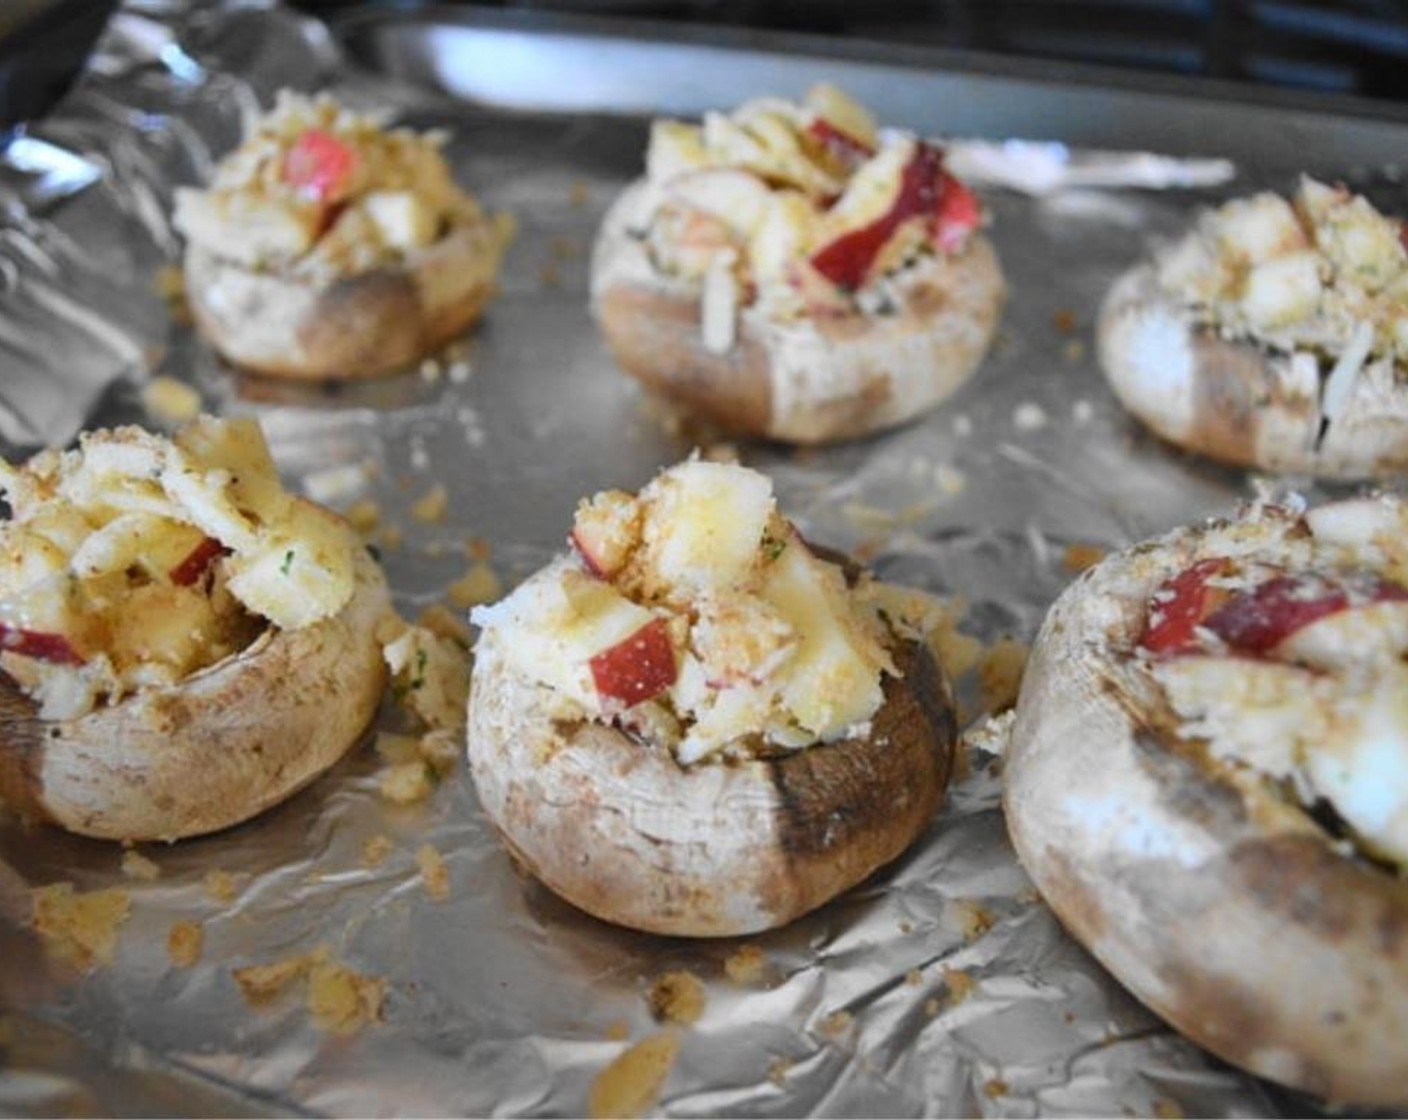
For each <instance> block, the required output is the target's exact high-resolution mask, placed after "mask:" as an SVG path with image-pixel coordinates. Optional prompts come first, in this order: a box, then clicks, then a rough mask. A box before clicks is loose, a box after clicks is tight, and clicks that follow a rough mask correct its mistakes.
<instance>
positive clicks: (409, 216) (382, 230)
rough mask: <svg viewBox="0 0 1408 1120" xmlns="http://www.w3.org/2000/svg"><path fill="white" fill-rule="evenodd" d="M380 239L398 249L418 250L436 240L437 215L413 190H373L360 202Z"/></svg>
mask: <svg viewBox="0 0 1408 1120" xmlns="http://www.w3.org/2000/svg"><path fill="white" fill-rule="evenodd" d="M357 205H359V206H361V207H362V208H363V209H364V210H365V211H366V213H367V217H369V218H370V219H371V220H372V224H373V225H375V226H376V228H377V232H378V233H379V234H380V235H381V240H382V241H383V242H384V243H385V244H387V245H391V246H393V247H395V248H397V249H402V250H409V249H419V248H422V247H423V246H426V245H429V244H430V243H431V242H433V241H434V240H435V234H436V228H435V225H436V223H435V215H434V214H433V213H431V211H430V210H429V209H428V208H427V207H426V206H425V204H424V203H422V202H421V201H420V199H419V198H418V197H417V196H416V195H415V194H414V193H413V192H412V191H372V192H371V193H369V194H367V195H365V196H364V197H363V198H362V199H361V200H360V202H358V204H357Z"/></svg>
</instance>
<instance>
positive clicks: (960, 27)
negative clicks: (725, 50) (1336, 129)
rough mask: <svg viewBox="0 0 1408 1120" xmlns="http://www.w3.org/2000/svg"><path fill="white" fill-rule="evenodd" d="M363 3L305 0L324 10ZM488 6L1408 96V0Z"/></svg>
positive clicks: (594, 1)
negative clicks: (779, 31) (808, 34)
mask: <svg viewBox="0 0 1408 1120" xmlns="http://www.w3.org/2000/svg"><path fill="white" fill-rule="evenodd" d="M363 2H365V0H363ZM353 3H354V0H298V4H299V6H301V7H303V8H305V9H307V10H310V11H314V12H322V13H329V12H335V11H337V10H340V9H344V8H347V7H350V6H353ZM396 6H398V7H401V8H409V7H415V6H416V5H415V4H413V3H405V2H404V0H400V2H398V3H397V4H396ZM482 6H485V7H500V8H511V9H518V10H536V11H559V12H574V13H579V14H581V13H590V14H594V15H601V16H616V17H634V18H644V19H653V20H684V21H689V22H694V23H710V24H725V25H729V26H736V27H765V28H776V29H785V30H791V31H807V32H811V33H819V34H824V35H843V36H849V37H852V38H863V39H869V40H872V41H880V42H904V43H916V44H925V45H929V46H940V47H949V48H957V49H963V50H978V51H983V52H996V53H998V54H1011V55H1020V56H1025V57H1032V58H1047V59H1064V60H1068V61H1075V62H1085V63H1098V64H1102V65H1107V66H1117V67H1123V68H1127V69H1134V70H1142V71H1160V72H1164V73H1177V74H1185V75H1206V76H1210V77H1217V78H1225V79H1231V80H1236V81H1245V82H1251V83H1261V84H1267V85H1273V86H1286V87H1294V88H1298V89H1304V90H1318V91H1333V92H1338V93H1353V94H1359V95H1363V96H1367V97H1376V98H1385V99H1393V100H1408V0H906V2H898V0H498V2H495V0H488V2H487V3H483V5H482Z"/></svg>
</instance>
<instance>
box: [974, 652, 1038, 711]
mask: <svg viewBox="0 0 1408 1120" xmlns="http://www.w3.org/2000/svg"><path fill="white" fill-rule="evenodd" d="M1030 652H1031V650H1030V649H1029V648H1028V646H1027V643H1026V642H1023V641H1019V640H1018V639H1016V638H999V639H998V640H997V641H995V642H993V643H992V645H990V646H988V647H987V649H986V650H984V651H983V655H982V658H981V660H980V661H979V663H978V686H979V690H980V692H981V694H982V703H983V707H984V709H985V710H987V711H989V712H999V711H1001V710H1002V709H1004V708H1007V707H1010V706H1011V705H1012V704H1014V703H1015V702H1016V700H1017V690H1018V689H1019V688H1020V687H1021V684H1022V673H1023V672H1024V671H1025V670H1026V667H1027V655H1028V654H1029V653H1030Z"/></svg>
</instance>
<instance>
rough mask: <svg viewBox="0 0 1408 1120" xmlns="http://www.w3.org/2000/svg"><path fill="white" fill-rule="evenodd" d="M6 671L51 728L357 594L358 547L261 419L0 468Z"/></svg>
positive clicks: (130, 431) (82, 442) (0, 646)
mask: <svg viewBox="0 0 1408 1120" xmlns="http://www.w3.org/2000/svg"><path fill="white" fill-rule="evenodd" d="M0 489H3V491H4V494H5V497H6V499H7V500H8V502H9V505H10V519H9V520H8V521H6V522H4V523H3V524H0V669H3V670H4V671H5V672H6V673H7V674H9V675H10V677H12V678H13V679H14V680H15V681H16V682H17V683H18V684H19V685H20V686H21V687H22V688H23V689H24V690H25V691H26V692H27V693H28V694H29V695H30V696H31V697H33V698H34V699H35V700H36V701H37V702H38V703H39V705H40V716H41V717H42V718H44V719H67V718H76V717H78V716H81V715H84V714H85V713H87V712H89V711H91V710H92V709H93V708H94V707H96V706H97V705H99V704H101V703H103V702H110V703H116V702H118V701H119V700H121V699H122V697H123V696H125V695H127V694H129V693H131V692H133V691H134V690H137V689H140V688H143V687H147V686H158V685H169V684H174V683H176V682H178V681H181V680H183V679H185V678H186V677H187V676H189V675H190V674H192V673H194V672H196V671H198V670H200V669H203V668H205V667H207V666H209V665H212V664H214V663H216V662H218V661H220V660H222V659H223V658H225V657H228V656H230V655H231V654H234V653H237V652H239V651H240V650H241V649H244V648H245V647H247V646H248V645H249V644H250V642H251V641H253V640H254V638H255V637H257V636H258V635H259V634H260V633H261V632H263V631H264V630H265V629H266V628H267V627H268V626H270V625H272V626H276V627H278V628H280V629H284V630H293V629H298V628H300V627H304V626H309V625H312V624H313V623H316V622H318V621H319V620H321V619H324V618H328V617H330V616H332V615H334V614H336V613H337V612H338V611H339V610H341V609H342V607H343V606H344V605H345V604H346V603H347V601H348V600H349V599H350V598H351V597H352V594H353V590H354V582H355V581H354V574H353V559H354V549H355V548H356V547H357V546H356V544H355V542H354V540H353V538H352V536H351V534H350V533H349V532H348V531H347V529H346V527H345V526H344V525H343V523H342V521H341V520H340V519H339V518H337V517H336V516H335V515H333V514H331V513H328V512H327V511H326V510H323V509H321V508H320V507H318V506H315V505H312V504H311V503H309V502H306V501H303V500H301V499H299V498H296V497H294V496H293V495H291V494H289V493H288V492H287V491H285V490H284V488H283V484H282V483H281V482H280V480H279V476H278V472H277V470H276V469H275V467H274V463H273V460H272V459H271V458H270V455H269V449H268V446H267V445H266V444H265V442H264V436H263V433H262V432H261V431H260V429H259V425H258V423H257V422H255V421H254V420H249V419H240V420H217V419H215V418H213V417H208V416H206V417H200V418H199V419H197V420H196V421H195V422H194V423H192V424H190V425H189V426H187V427H186V428H184V429H182V430H181V431H180V432H178V433H177V434H176V435H175V436H173V437H172V438H171V439H166V438H163V437H161V436H157V435H153V434H151V433H149V432H146V431H143V430H142V429H140V428H135V427H126V428H116V429H111V430H100V431H94V432H88V433H85V434H84V435H83V436H81V437H80V439H79V445H78V447H77V448H76V449H74V450H70V451H62V452H61V451H56V450H49V451H43V452H40V453H39V454H38V455H36V456H34V457H33V458H32V459H30V460H29V461H28V462H26V463H25V464H23V465H21V466H12V465H10V464H4V463H0Z"/></svg>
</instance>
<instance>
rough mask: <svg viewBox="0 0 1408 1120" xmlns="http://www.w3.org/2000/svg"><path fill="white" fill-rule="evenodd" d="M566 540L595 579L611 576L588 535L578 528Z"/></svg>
mask: <svg viewBox="0 0 1408 1120" xmlns="http://www.w3.org/2000/svg"><path fill="white" fill-rule="evenodd" d="M567 540H568V541H569V542H570V543H571V545H572V547H573V548H574V549H576V551H577V555H578V556H580V557H581V558H582V563H583V564H585V565H586V566H587V571H589V572H591V574H592V575H594V576H596V578H597V579H606V578H608V577H609V576H610V575H611V570H610V568H609V567H608V566H607V564H606V563H605V562H604V561H603V560H602V559H601V557H600V555H599V554H598V553H597V552H596V551H595V550H594V549H593V548H592V539H591V535H590V534H589V533H584V532H582V530H581V529H580V528H576V529H573V530H572V531H571V532H570V533H568V534H567ZM598 656H600V655H598Z"/></svg>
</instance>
